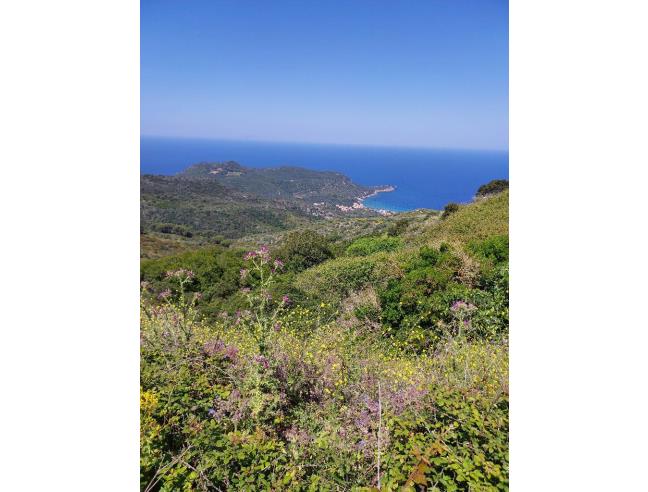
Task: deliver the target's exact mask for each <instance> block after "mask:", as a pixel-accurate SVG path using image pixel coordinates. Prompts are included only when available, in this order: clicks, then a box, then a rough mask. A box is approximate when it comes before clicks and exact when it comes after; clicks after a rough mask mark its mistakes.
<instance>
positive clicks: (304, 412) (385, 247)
mask: <svg viewBox="0 0 648 492" xmlns="http://www.w3.org/2000/svg"><path fill="white" fill-rule="evenodd" d="M198 179H200V180H206V181H209V180H210V178H206V177H204V176H203V177H200V178H198ZM216 184H218V185H221V183H220V181H218V182H217V183H216ZM282 191H284V190H282ZM237 192H239V193H248V192H243V191H241V190H237ZM268 193H271V192H268ZM272 193H274V192H272ZM298 193H299V192H298ZM321 224H326V226H327V227H326V228H321V227H320V225H321ZM268 237H270V238H271V239H272V243H271V245H270V247H267V246H262V245H259V244H258V241H259V240H260V239H262V238H268ZM189 239H193V238H189ZM243 244H249V245H250V249H248V250H245V249H242V245H243ZM141 276H142V281H143V283H142V362H141V363H142V367H141V374H142V379H141V385H142V393H141V398H142V400H141V401H142V407H141V408H142V448H141V449H142V455H141V460H142V461H141V470H142V471H141V473H142V475H141V477H142V487H143V488H146V487H147V486H148V485H149V484H152V483H153V484H155V486H152V487H151V490H165V491H166V490H178V489H182V488H185V489H199V490H212V489H214V490H217V489H221V490H226V489H229V490H295V491H301V490H357V491H360V490H366V491H369V490H379V489H378V484H379V483H380V490H412V491H413V490H439V491H451V490H452V491H470V490H485V491H486V490H488V491H494V490H508V191H504V192H501V193H494V194H489V195H488V196H486V197H484V198H480V199H479V200H477V201H475V202H473V203H470V204H464V205H461V206H459V207H457V208H456V210H455V209H453V212H452V213H448V214H444V215H443V216H441V214H440V213H437V212H433V211H425V210H420V211H415V212H408V213H405V214H396V215H394V216H390V217H378V216H376V217H364V218H362V217H357V218H352V217H345V216H344V215H342V216H340V217H336V218H334V219H329V220H328V221H324V222H321V223H318V224H317V226H316V227H309V226H308V224H306V225H304V226H300V227H298V228H296V229H293V230H290V231H279V232H276V233H271V234H261V235H256V236H246V237H245V238H240V239H238V240H237V241H235V242H233V243H231V244H230V243H227V242H224V243H221V244H219V245H212V246H209V247H207V248H199V249H193V250H189V251H185V252H183V253H180V254H177V255H172V256H166V257H164V258H160V259H153V260H144V261H142V267H141ZM378 464H380V466H378ZM160 470H162V471H160Z"/></svg>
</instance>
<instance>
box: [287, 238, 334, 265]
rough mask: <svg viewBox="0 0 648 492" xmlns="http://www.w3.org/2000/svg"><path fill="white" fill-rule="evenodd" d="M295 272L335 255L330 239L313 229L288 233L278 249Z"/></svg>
mask: <svg viewBox="0 0 648 492" xmlns="http://www.w3.org/2000/svg"><path fill="white" fill-rule="evenodd" d="M277 255H278V256H280V257H281V258H282V259H283V260H284V261H285V263H286V267H287V268H288V269H289V270H291V271H294V272H301V271H303V270H306V269H307V268H310V267H312V266H315V265H318V264H320V263H322V262H323V261H326V260H328V259H330V258H332V257H333V251H332V244H331V241H330V240H329V239H327V238H326V237H324V236H321V235H320V234H317V233H316V232H315V231H312V230H305V231H296V232H292V233H290V234H288V235H287V236H286V237H285V238H284V240H283V242H282V244H281V246H280V247H279V248H278V250H277Z"/></svg>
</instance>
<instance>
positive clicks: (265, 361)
mask: <svg viewBox="0 0 648 492" xmlns="http://www.w3.org/2000/svg"><path fill="white" fill-rule="evenodd" d="M254 361H255V362H257V363H258V364H259V365H261V366H262V367H263V368H264V369H267V368H268V367H270V362H269V361H268V359H267V358H266V357H264V356H263V355H255V356H254Z"/></svg>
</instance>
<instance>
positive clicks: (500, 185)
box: [477, 179, 509, 197]
mask: <svg viewBox="0 0 648 492" xmlns="http://www.w3.org/2000/svg"><path fill="white" fill-rule="evenodd" d="M508 189H509V182H508V179H494V180H492V181H490V182H488V183H486V184H484V185H481V186H480V187H479V189H478V190H477V196H478V197H483V196H487V195H493V194H495V193H501V192H502V191H505V190H508Z"/></svg>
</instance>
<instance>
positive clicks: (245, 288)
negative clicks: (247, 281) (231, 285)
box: [241, 287, 250, 294]
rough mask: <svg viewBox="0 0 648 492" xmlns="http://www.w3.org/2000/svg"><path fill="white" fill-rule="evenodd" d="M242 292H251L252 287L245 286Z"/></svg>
mask: <svg viewBox="0 0 648 492" xmlns="http://www.w3.org/2000/svg"><path fill="white" fill-rule="evenodd" d="M241 292H243V294H249V293H250V288H249V287H243V288H242V289H241Z"/></svg>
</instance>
